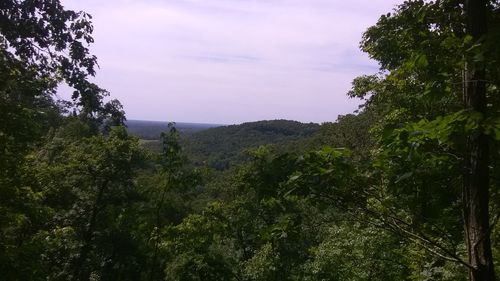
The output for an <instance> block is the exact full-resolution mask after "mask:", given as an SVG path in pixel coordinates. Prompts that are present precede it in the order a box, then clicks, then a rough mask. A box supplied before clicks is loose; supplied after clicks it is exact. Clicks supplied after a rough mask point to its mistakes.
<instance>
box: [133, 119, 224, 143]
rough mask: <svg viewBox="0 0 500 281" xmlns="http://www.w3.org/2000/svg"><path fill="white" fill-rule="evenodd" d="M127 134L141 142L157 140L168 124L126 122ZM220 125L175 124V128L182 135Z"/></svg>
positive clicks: (137, 121) (159, 122)
mask: <svg viewBox="0 0 500 281" xmlns="http://www.w3.org/2000/svg"><path fill="white" fill-rule="evenodd" d="M125 124H126V125H127V130H128V132H129V134H131V135H134V136H136V137H138V138H140V139H143V140H159V139H160V134H161V132H168V130H169V129H168V122H163V121H144V120H127V121H126V122H125ZM218 126H222V125H217V124H203V123H183V122H178V123H177V122H176V123H175V127H176V128H177V130H179V131H180V132H181V133H183V134H192V133H195V132H199V131H202V130H206V129H209V128H214V127H218Z"/></svg>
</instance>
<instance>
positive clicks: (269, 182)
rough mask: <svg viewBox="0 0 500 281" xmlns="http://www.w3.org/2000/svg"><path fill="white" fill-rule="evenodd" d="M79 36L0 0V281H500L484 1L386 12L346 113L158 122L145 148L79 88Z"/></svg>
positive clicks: (37, 7) (492, 70)
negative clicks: (315, 120) (374, 67)
mask: <svg viewBox="0 0 500 281" xmlns="http://www.w3.org/2000/svg"><path fill="white" fill-rule="evenodd" d="M388 12H389V11H388ZM332 24H335V23H333V22H332ZM92 31H93V26H92V24H91V15H89V14H87V13H85V12H75V11H71V10H66V9H65V8H64V7H63V6H62V5H61V3H60V2H59V1H58V0H24V1H19V0H5V1H1V2H0V61H1V62H0V276H1V279H2V280H187V281H188V280H236V281H242V280H381V281H382V280H384V281H388V280H422V281H423V280H471V281H494V280H499V279H498V276H499V272H500V262H499V260H500V226H499V223H498V221H499V219H500V188H499V186H500V177H499V176H498V175H500V171H499V168H500V149H499V140H500V112H499V111H500V51H499V47H498V46H500V3H499V2H498V1H497V0H489V1H487V0H476V1H472V0H437V1H422V0H415V1H405V2H404V3H402V4H400V5H399V6H397V7H396V8H395V10H393V11H391V12H390V13H388V14H385V15H382V16H381V17H380V18H379V20H378V22H377V23H376V25H374V26H372V27H370V28H368V30H366V32H365V33H364V34H363V39H362V41H361V43H360V47H361V49H362V50H363V51H364V52H366V53H367V54H368V55H369V56H370V57H371V58H372V59H374V60H376V61H378V63H379V65H380V71H379V72H377V73H367V74H366V75H364V76H360V77H358V78H356V79H354V81H352V89H351V91H349V92H348V93H347V95H348V96H349V97H351V98H357V99H360V100H361V101H362V105H361V107H360V108H359V110H358V111H357V112H356V113H355V114H350V115H346V116H339V118H338V120H336V121H335V122H332V123H325V124H321V125H317V124H302V123H299V122H292V121H284V120H276V121H262V122H255V123H247V124H242V125H237V126H223V127H217V128H212V129H208V130H204V131H200V132H197V133H193V134H190V136H189V137H184V136H183V135H182V134H181V133H179V130H178V129H176V128H175V126H170V128H168V130H166V131H165V132H164V133H162V134H161V136H160V141H159V142H158V143H157V148H156V149H149V148H147V147H146V146H145V145H144V142H141V141H140V140H139V138H137V137H135V136H133V135H131V134H129V133H128V132H127V129H126V128H125V126H124V125H125V112H124V111H123V108H122V105H121V104H120V102H119V101H117V100H113V99H110V98H109V97H108V96H109V95H110V93H108V92H107V91H106V90H105V89H102V88H101V87H100V86H98V85H96V84H94V83H93V82H92V81H93V79H92V77H93V76H94V75H95V74H96V70H97V58H96V57H95V56H94V55H92V54H91V53H90V51H89V47H90V44H92V43H93V38H92ZM61 83H65V84H67V85H68V86H70V87H71V88H73V89H74V92H73V95H72V97H71V99H70V100H68V101H61V100H57V95H56V93H57V87H58V85H60V84H61Z"/></svg>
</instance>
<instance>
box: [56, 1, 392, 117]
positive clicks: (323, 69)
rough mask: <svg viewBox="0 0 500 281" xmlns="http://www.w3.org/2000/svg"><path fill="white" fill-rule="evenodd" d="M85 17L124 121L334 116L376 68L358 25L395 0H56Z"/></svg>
mask: <svg viewBox="0 0 500 281" xmlns="http://www.w3.org/2000/svg"><path fill="white" fill-rule="evenodd" d="M62 2H63V5H65V6H66V7H67V8H69V9H74V10H85V11H87V12H89V13H90V14H92V15H93V23H94V28H95V31H94V38H95V44H94V45H93V46H92V47H91V49H92V52H93V53H94V54H95V55H97V57H98V61H99V65H100V70H99V71H98V73H97V77H96V81H97V82H98V84H99V85H100V86H101V87H103V88H105V89H107V90H109V91H110V92H111V95H112V97H113V98H117V99H119V100H120V101H121V102H122V103H123V105H124V107H125V111H126V113H127V117H128V119H142V120H163V121H177V122H200V123H217V124H234V123H241V122H246V121H256V120H269V119H293V120H298V121H303V122H319V123H321V122H326V121H334V120H335V119H336V118H337V115H339V114H347V113H351V112H352V111H353V110H355V109H356V108H357V101H356V100H350V99H348V98H347V97H346V92H347V91H348V90H349V88H350V85H351V84H350V83H351V81H352V79H353V78H354V77H356V76H358V75H361V74H371V73H375V72H377V70H378V67H377V64H376V62H373V61H370V60H369V59H368V57H367V56H366V55H365V54H363V53H362V52H360V51H359V48H358V45H359V41H360V40H361V35H362V33H363V31H364V30H365V29H366V28H367V27H369V26H371V25H373V24H375V23H376V21H377V19H378V17H379V16H380V15H381V14H383V13H387V12H390V11H391V10H392V8H393V7H394V6H395V5H396V4H397V3H400V2H402V1H396V0H349V1H345V0H142V1H139V0H136V1H132V0H106V1H103V0H62Z"/></svg>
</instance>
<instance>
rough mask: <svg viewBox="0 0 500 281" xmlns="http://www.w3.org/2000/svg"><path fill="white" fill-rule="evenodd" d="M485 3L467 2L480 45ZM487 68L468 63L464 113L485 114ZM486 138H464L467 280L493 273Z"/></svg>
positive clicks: (483, 280) (470, 27) (469, 25)
mask: <svg viewBox="0 0 500 281" xmlns="http://www.w3.org/2000/svg"><path fill="white" fill-rule="evenodd" d="M488 2H489V1H487V0H466V1H465V16H466V33H467V34H468V35H469V36H471V37H472V40H473V42H477V43H476V44H482V43H483V42H482V41H484V39H485V36H486V34H487V32H488V18H489V15H488ZM486 79H487V77H486V67H485V64H484V62H483V61H482V60H476V61H474V60H471V59H468V60H466V62H465V70H464V81H463V84H464V86H463V87H464V103H465V109H466V110H467V111H471V112H477V113H480V114H481V116H482V117H483V118H484V117H485V116H487V114H488V107H487V104H488V101H487V97H486ZM489 142H490V140H489V136H487V135H486V134H485V133H484V132H481V131H479V132H478V131H474V132H472V133H469V134H468V135H467V140H466V146H465V147H466V148H465V153H464V172H463V199H462V200H463V202H462V204H463V212H464V226H465V240H466V244H467V252H468V255H469V263H470V265H471V267H470V269H469V279H470V280H471V281H493V280H495V271H494V267H493V257H492V253H491V241H490V233H491V231H490V216H489V189H490V183H489V175H490V171H489V153H490V152H489V147H490V146H489Z"/></svg>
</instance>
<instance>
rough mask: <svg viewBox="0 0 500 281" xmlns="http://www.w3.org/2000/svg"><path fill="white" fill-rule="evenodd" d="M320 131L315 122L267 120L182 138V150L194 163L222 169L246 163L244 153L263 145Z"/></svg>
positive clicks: (282, 142) (291, 139)
mask: <svg viewBox="0 0 500 281" xmlns="http://www.w3.org/2000/svg"><path fill="white" fill-rule="evenodd" d="M319 128H320V125H319V124H316V123H301V122H297V121H289V120H269V121H258V122H249V123H243V124H240V125H231V126H220V127H216V128H210V129H207V130H203V131H199V132H196V133H193V134H191V135H189V136H186V137H185V138H184V140H183V141H184V147H185V149H186V152H187V154H188V156H189V157H190V159H192V160H193V161H194V162H195V164H201V163H206V164H208V165H209V166H211V167H212V168H215V169H218V170H224V169H227V168H228V167H230V166H232V165H234V164H239V163H241V162H243V161H245V160H246V158H247V157H246V155H245V153H244V152H245V150H247V149H251V148H256V147H258V146H260V145H265V144H285V143H289V142H293V141H298V140H302V139H306V138H309V137H310V136H312V135H313V134H314V133H316V132H317V131H318V130H319Z"/></svg>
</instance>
